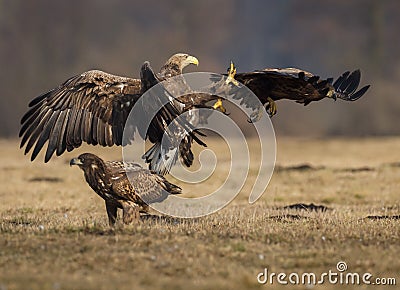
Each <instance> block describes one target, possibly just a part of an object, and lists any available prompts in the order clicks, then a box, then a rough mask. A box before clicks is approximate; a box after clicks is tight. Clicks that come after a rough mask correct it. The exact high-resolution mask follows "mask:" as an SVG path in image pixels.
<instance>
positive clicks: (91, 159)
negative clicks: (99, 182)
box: [69, 153, 104, 171]
mask: <svg viewBox="0 0 400 290" xmlns="http://www.w3.org/2000/svg"><path fill="white" fill-rule="evenodd" d="M69 165H70V166H72V165H78V166H79V168H81V169H82V170H83V171H86V170H88V169H99V168H104V161H103V160H102V159H101V158H100V157H98V156H96V155H94V154H91V153H83V154H81V155H79V156H78V157H77V158H73V159H71V161H70V162H69Z"/></svg>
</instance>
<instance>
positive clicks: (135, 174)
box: [70, 153, 181, 226]
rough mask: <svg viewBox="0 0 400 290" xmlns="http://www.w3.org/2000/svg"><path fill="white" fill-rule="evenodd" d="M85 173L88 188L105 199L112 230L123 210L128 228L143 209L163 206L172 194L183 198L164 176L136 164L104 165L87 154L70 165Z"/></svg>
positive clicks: (114, 162) (80, 156)
mask: <svg viewBox="0 0 400 290" xmlns="http://www.w3.org/2000/svg"><path fill="white" fill-rule="evenodd" d="M70 165H71V166H72V165H77V166H79V168H81V169H82V170H83V172H84V175H85V179H86V181H87V183H88V184H89V186H90V187H91V188H92V189H93V190H94V191H95V192H96V193H97V194H98V195H99V196H100V197H101V198H103V199H104V201H105V204H106V210H107V215H108V221H109V224H110V226H113V225H114V224H115V222H116V219H117V211H118V208H119V209H122V211H123V215H122V219H123V222H124V223H125V224H129V223H131V222H132V221H134V220H138V219H139V216H140V213H139V210H140V209H141V208H142V209H144V210H145V211H147V209H148V204H151V203H155V202H162V201H163V200H165V199H166V198H167V197H168V195H169V194H180V193H181V188H180V187H179V186H176V185H174V184H172V183H170V182H168V181H167V180H166V179H165V178H164V177H163V176H161V175H158V174H156V173H154V172H152V171H150V170H147V169H144V168H142V167H141V166H140V165H139V164H137V163H133V162H120V161H103V160H102V159H101V158H100V157H98V156H96V155H94V154H91V153H84V154H81V155H79V157H77V158H74V159H72V160H71V161H70Z"/></svg>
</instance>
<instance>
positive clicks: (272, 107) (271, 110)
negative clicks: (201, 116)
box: [264, 97, 277, 118]
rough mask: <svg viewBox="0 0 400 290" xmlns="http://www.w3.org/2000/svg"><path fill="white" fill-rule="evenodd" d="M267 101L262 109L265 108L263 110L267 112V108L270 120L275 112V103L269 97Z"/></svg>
mask: <svg viewBox="0 0 400 290" xmlns="http://www.w3.org/2000/svg"><path fill="white" fill-rule="evenodd" d="M267 101H268V103H265V104H264V107H265V110H267V107H268V115H269V117H270V118H272V117H273V116H274V115H275V114H276V112H277V109H276V103H275V101H274V100H273V99H271V98H270V97H268V98H267Z"/></svg>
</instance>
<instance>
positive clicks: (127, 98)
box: [19, 62, 201, 162]
mask: <svg viewBox="0 0 400 290" xmlns="http://www.w3.org/2000/svg"><path fill="white" fill-rule="evenodd" d="M154 75H155V74H154V72H153V70H152V68H151V67H150V65H149V64H148V62H145V63H144V64H143V66H142V68H141V79H132V78H128V77H120V76H116V75H112V74H108V73H105V72H102V71H98V70H94V71H88V72H85V73H83V74H81V75H78V76H75V77H72V78H70V79H69V80H67V81H66V82H64V83H63V84H61V85H60V86H59V87H57V88H55V89H53V90H51V91H49V92H47V93H45V94H43V95H41V96H39V97H37V98H36V99H34V100H33V101H32V102H31V103H30V104H29V106H30V107H31V108H30V110H29V111H28V112H27V113H26V114H25V115H24V116H23V117H22V120H21V125H22V127H21V130H20V133H19V136H20V137H22V140H21V147H23V146H24V145H25V144H26V147H25V154H27V153H28V152H29V151H30V150H31V149H32V147H33V146H34V145H35V144H36V145H35V147H34V149H33V153H32V157H31V160H34V159H35V158H36V156H37V155H38V153H39V152H40V150H41V149H42V148H43V146H44V145H45V143H46V142H47V141H48V147H47V151H46V155H45V162H47V161H49V160H50V158H51V156H52V155H53V154H54V152H56V155H61V154H62V153H63V152H65V150H67V151H71V150H73V149H74V148H77V147H79V146H80V145H81V144H82V142H86V143H88V144H92V145H97V144H100V145H101V146H112V145H126V144H123V143H129V142H130V141H131V140H132V139H129V138H133V135H134V132H135V128H136V127H137V128H139V133H140V135H141V136H142V138H146V137H149V139H150V141H151V142H152V143H156V142H159V141H160V140H161V138H162V135H163V132H164V131H165V129H166V127H167V126H168V124H170V123H171V122H172V121H173V120H174V119H175V118H176V117H177V116H179V112H178V111H177V109H176V108H175V107H174V105H173V104H172V103H170V102H169V99H168V96H167V94H166V93H165V94H164V93H161V94H160V95H157V96H155V97H156V98H155V99H156V101H157V102H156V103H153V104H152V105H153V106H154V105H156V106H157V108H156V109H157V110H155V111H154V112H156V115H155V117H154V118H153V119H151V120H149V122H147V123H146V124H145V125H147V124H149V128H148V130H147V126H140V124H141V122H143V121H144V120H134V121H135V122H134V124H126V120H127V118H128V115H129V113H130V111H131V109H132V107H133V106H134V105H135V104H136V103H137V101H138V100H139V99H140V97H141V96H142V94H143V93H144V92H145V91H147V90H148V89H149V88H151V87H152V86H153V85H154V84H156V83H158V81H157V80H156V79H155V78H154ZM140 105H142V106H143V110H144V111H146V106H145V104H143V102H142V103H141V104H140ZM147 109H149V111H150V112H149V113H152V111H153V110H151V109H152V108H147ZM146 115H147V112H144V114H143V115H141V116H138V119H143V117H144V116H146ZM125 125H129V129H132V130H130V131H129V133H131V134H129V136H128V138H126V139H124V140H123V133H124V129H125ZM179 125H181V126H183V128H184V130H185V131H186V132H190V131H191V130H190V129H189V128H188V125H186V127H185V124H179ZM131 127H133V128H131ZM142 127H143V128H142ZM144 127H145V128H144ZM144 129H145V130H144ZM188 134H190V135H191V136H192V135H194V133H188ZM192 137H193V138H194V139H195V140H198V139H197V137H196V136H192ZM199 142H201V141H199Z"/></svg>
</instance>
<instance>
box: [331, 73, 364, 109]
mask: <svg viewBox="0 0 400 290" xmlns="http://www.w3.org/2000/svg"><path fill="white" fill-rule="evenodd" d="M360 79H361V72H360V70H355V71H353V72H352V73H350V72H349V71H347V72H345V73H343V74H342V75H341V76H340V77H339V78H338V79H337V80H336V81H335V82H334V83H333V87H334V88H335V92H334V95H335V96H336V97H337V98H339V99H342V100H345V101H355V100H357V99H359V98H361V97H362V96H363V95H364V94H365V92H366V91H367V90H368V89H369V87H370V86H369V85H367V86H365V87H362V88H361V89H359V90H358V91H356V90H357V88H358V86H359V84H360Z"/></svg>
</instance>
